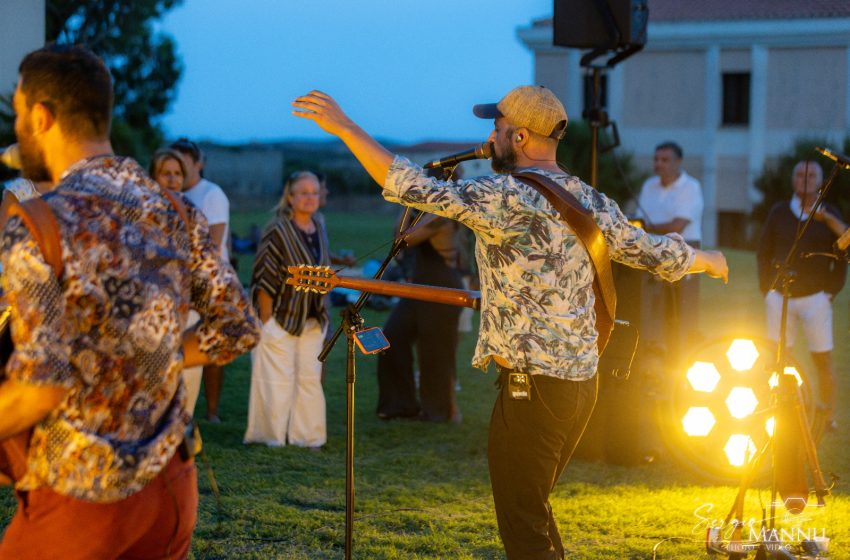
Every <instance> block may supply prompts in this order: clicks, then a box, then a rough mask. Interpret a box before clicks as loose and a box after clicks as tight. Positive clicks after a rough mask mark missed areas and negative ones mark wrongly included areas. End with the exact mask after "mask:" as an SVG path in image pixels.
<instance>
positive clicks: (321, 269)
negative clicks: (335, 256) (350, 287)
mask: <svg viewBox="0 0 850 560" xmlns="http://www.w3.org/2000/svg"><path fill="white" fill-rule="evenodd" d="M286 271H287V272H289V274H290V276H289V278H287V279H286V283H287V284H289V285H290V286H295V289H296V290H306V291H309V292H317V293H320V294H326V293H328V292H330V291H331V290H333V289H334V288H335V287H336V286H337V284H339V279H338V278H337V277H336V273H335V272H334V271H333V270H332V269H331V267H329V266H314V265H307V264H299V265H294V266H288V267H286Z"/></svg>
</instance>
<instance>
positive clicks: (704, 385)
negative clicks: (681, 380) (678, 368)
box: [688, 362, 720, 393]
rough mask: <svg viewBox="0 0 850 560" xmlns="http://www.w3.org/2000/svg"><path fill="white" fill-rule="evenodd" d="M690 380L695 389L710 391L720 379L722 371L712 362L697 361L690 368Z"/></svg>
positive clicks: (704, 391)
mask: <svg viewBox="0 0 850 560" xmlns="http://www.w3.org/2000/svg"><path fill="white" fill-rule="evenodd" d="M688 381H690V382H691V387H693V388H694V391H700V392H703V393H710V392H712V391H714V388H715V387H717V382H718V381H720V373H719V372H718V371H717V368H716V367H714V364H712V363H711V362H695V363H694V365H692V366H691V368H690V369H689V370H688Z"/></svg>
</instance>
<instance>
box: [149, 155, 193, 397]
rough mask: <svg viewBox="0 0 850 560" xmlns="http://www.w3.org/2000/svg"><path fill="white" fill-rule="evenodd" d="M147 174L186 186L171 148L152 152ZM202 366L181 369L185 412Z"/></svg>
mask: <svg viewBox="0 0 850 560" xmlns="http://www.w3.org/2000/svg"><path fill="white" fill-rule="evenodd" d="M148 173H150V176H151V178H152V179H153V180H154V181H156V182H157V183H158V184H159V186H161V187H163V188H166V189H168V190H170V191H174V192H178V193H182V192H183V187H184V185H185V184H186V164H185V163H184V161H183V158H182V157H181V155H180V153H179V152H177V151H175V150H172V149H171V148H161V149H159V150H157V151H156V152H154V154H153V157H151V163H150V165H149V166H148ZM200 318H201V316H200V315H198V312H197V311H195V310H194V309H191V310H189V319H188V321H187V322H186V326H187V327H189V328H191V327H193V326H194V325H195V324H197V322H198V320H200ZM203 370H204V368H203V366H192V367H188V368H184V369H183V372H182V373H183V383H185V384H186V410H187V411H188V412H189V414H194V412H195V404H196V403H197V402H198V394H199V393H200V392H201V373H202V372H203Z"/></svg>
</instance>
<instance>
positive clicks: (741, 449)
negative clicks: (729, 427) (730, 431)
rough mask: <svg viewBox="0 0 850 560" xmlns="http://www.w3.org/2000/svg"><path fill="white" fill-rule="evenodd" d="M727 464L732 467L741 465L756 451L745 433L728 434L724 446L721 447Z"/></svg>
mask: <svg viewBox="0 0 850 560" xmlns="http://www.w3.org/2000/svg"><path fill="white" fill-rule="evenodd" d="M723 451H724V452H725V453H726V458H727V459H729V464H730V465H732V466H734V467H742V466H743V465H744V464H745V463H746V462H747V461H748V460H749V458H750V457H752V456H753V455H754V454H755V452H756V445H755V444H754V443H753V440H752V439H750V436H748V435H746V434H734V435H731V436H729V440H728V441H727V442H726V446H725V447H724V448H723Z"/></svg>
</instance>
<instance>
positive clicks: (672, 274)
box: [383, 157, 694, 380]
mask: <svg viewBox="0 0 850 560" xmlns="http://www.w3.org/2000/svg"><path fill="white" fill-rule="evenodd" d="M529 171H535V172H537V173H542V174H544V175H547V176H548V177H550V178H551V179H553V180H554V181H556V182H557V183H558V184H559V185H563V187H564V188H565V189H566V190H568V191H569V192H570V193H572V194H573V195H574V196H575V197H576V198H577V199H578V200H579V202H580V203H581V204H582V206H584V207H586V208H589V209H590V210H591V211H592V212H593V216H594V219H595V221H596V223H597V225H598V226H599V228H600V229H601V230H602V233H603V234H604V236H605V240H606V242H607V244H608V251H609V254H610V256H611V258H612V259H614V260H615V261H617V262H621V263H624V264H627V265H629V266H632V267H636V268H642V269H646V270H650V271H652V272H654V273H656V274H657V275H659V276H661V277H662V278H664V279H666V280H678V279H679V278H681V277H682V276H683V275H684V274H685V272H686V271H687V270H688V269H689V268H690V266H691V263H692V262H693V258H694V252H693V250H692V249H691V248H690V247H688V245H687V244H686V243H685V242H684V241H683V240H682V239H681V238H680V237H668V236H659V235H651V234H648V233H646V232H645V231H644V230H642V229H639V228H636V227H634V226H632V225H630V224H629V222H628V221H627V220H626V218H625V216H624V215H623V214H622V212H621V211H620V209H619V208H618V207H617V204H616V203H615V202H614V201H612V200H610V199H608V198H607V197H606V196H605V195H603V194H602V193H600V192H599V191H597V190H596V189H594V188H592V187H590V186H588V185H586V184H584V183H582V182H581V181H580V180H578V179H577V178H576V177H573V176H570V175H566V174H556V173H550V172H546V171H542V170H539V169H529ZM383 195H384V198H385V199H386V200H388V201H390V202H398V203H400V204H404V205H406V206H412V207H414V208H418V209H420V210H424V211H426V212H430V213H432V214H437V215H440V216H446V217H448V218H452V219H454V220H457V221H459V222H461V223H462V224H464V225H466V226H467V227H469V228H470V229H471V230H472V231H473V232H474V233H475V237H476V244H475V258H476V261H477V262H478V268H479V274H480V277H481V327H480V332H479V336H478V344H477V346H476V348H475V355H474V357H473V360H472V365H473V366H475V367H478V368H481V369H484V370H486V369H487V365H488V364H489V362H490V360H491V359H492V358H493V357H494V356H499V357H501V358H502V359H504V360H505V361H506V362H507V363H509V364H510V365H511V366H512V367H513V368H514V369H516V370H518V371H523V372H526V373H530V374H532V375H548V376H551V377H557V378H560V379H572V380H583V379H589V378H591V377H593V375H595V373H596V367H597V364H598V361H599V356H598V352H597V349H596V338H597V331H596V327H595V322H596V313H595V311H594V309H593V304H594V301H595V298H594V294H593V287H592V283H593V275H594V271H593V264H592V263H591V261H590V257H589V255H588V253H587V251H585V249H584V247H583V246H582V244H581V242H579V241H578V238H577V237H576V236H575V235H574V234H573V233H572V230H571V229H570V228H569V226H567V224H566V222H564V221H562V220H561V218H560V214H559V213H558V211H557V210H555V209H554V208H553V207H552V206H551V205H550V204H549V202H548V201H546V199H545V198H544V197H543V196H542V195H541V194H539V193H538V192H537V191H536V190H535V189H534V188H533V187H530V186H528V185H525V184H524V183H521V182H519V181H517V180H516V179H514V178H513V177H511V176H509V175H494V176H488V177H481V178H477V179H472V180H461V181H449V182H446V181H440V180H437V179H434V178H430V177H427V176H426V175H425V173H424V172H423V170H422V169H421V168H420V167H418V166H415V165H413V164H412V163H410V162H409V161H407V160H406V159H404V158H401V157H397V158H396V159H395V160H394V161H393V163H392V166H391V167H390V171H389V174H388V175H387V180H386V184H385V185H384V191H383Z"/></svg>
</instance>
